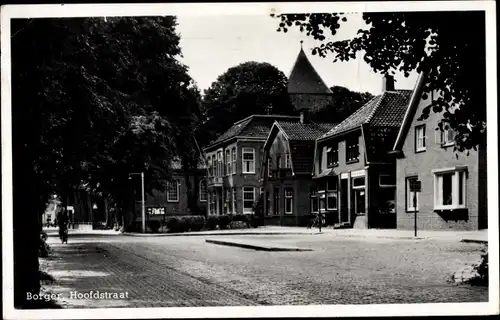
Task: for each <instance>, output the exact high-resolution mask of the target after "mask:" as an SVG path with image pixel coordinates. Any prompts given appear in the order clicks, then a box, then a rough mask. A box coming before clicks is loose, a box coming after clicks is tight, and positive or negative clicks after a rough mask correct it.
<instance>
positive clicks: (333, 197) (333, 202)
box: [326, 192, 337, 210]
mask: <svg viewBox="0 0 500 320" xmlns="http://www.w3.org/2000/svg"><path fill="white" fill-rule="evenodd" d="M326 209H327V210H337V192H328V193H327V194H326Z"/></svg>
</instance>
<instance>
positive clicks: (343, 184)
mask: <svg viewBox="0 0 500 320" xmlns="http://www.w3.org/2000/svg"><path fill="white" fill-rule="evenodd" d="M348 195H349V189H348V187H347V179H341V180H340V208H339V209H340V221H339V223H349V220H350V219H349V210H348V207H347V201H348V200H347V196H348Z"/></svg>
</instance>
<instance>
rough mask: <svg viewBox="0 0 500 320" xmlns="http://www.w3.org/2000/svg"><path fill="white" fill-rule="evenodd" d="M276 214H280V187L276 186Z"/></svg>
mask: <svg viewBox="0 0 500 320" xmlns="http://www.w3.org/2000/svg"><path fill="white" fill-rule="evenodd" d="M274 214H280V189H279V188H274Z"/></svg>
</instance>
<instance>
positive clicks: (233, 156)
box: [231, 147, 236, 174]
mask: <svg viewBox="0 0 500 320" xmlns="http://www.w3.org/2000/svg"><path fill="white" fill-rule="evenodd" d="M231 153H232V158H233V174H236V147H233V150H232V151H231Z"/></svg>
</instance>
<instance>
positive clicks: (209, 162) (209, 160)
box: [207, 156, 212, 177]
mask: <svg viewBox="0 0 500 320" xmlns="http://www.w3.org/2000/svg"><path fill="white" fill-rule="evenodd" d="M207 164H208V176H209V177H211V176H212V157H210V156H208V157H207Z"/></svg>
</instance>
